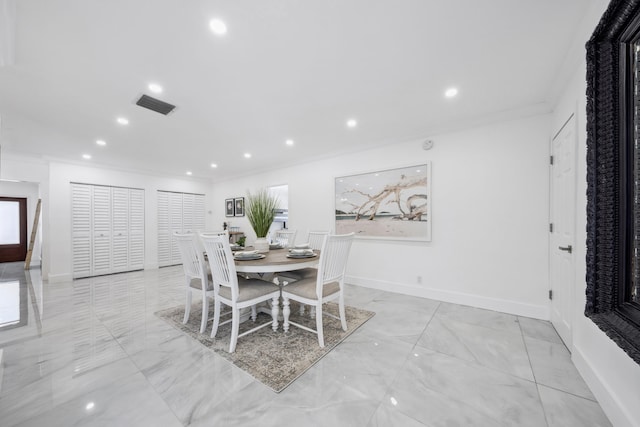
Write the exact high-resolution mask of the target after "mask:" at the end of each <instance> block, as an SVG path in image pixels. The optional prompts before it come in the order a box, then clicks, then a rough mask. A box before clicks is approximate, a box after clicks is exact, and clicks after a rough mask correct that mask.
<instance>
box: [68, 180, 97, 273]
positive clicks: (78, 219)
mask: <svg viewBox="0 0 640 427" xmlns="http://www.w3.org/2000/svg"><path fill="white" fill-rule="evenodd" d="M91 199H92V189H91V186H89V185H82V184H72V185H71V236H72V244H73V249H72V254H73V255H72V257H73V277H74V278H76V279H77V278H80V277H88V276H91V271H92V265H93V261H92V259H91V242H92V240H93V239H92V231H91Z"/></svg>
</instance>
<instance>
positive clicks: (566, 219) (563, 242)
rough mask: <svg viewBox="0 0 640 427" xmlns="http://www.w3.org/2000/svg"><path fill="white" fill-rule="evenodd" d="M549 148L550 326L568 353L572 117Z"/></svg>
mask: <svg viewBox="0 0 640 427" xmlns="http://www.w3.org/2000/svg"><path fill="white" fill-rule="evenodd" d="M551 145H552V148H551V152H552V156H553V164H552V165H551V215H550V216H551V224H552V225H551V227H552V230H551V238H550V239H549V242H550V248H549V254H550V274H551V277H550V284H551V290H550V295H549V296H550V298H551V323H552V324H553V326H554V327H555V328H556V331H558V334H559V335H560V337H561V338H562V340H563V341H564V343H565V345H566V346H567V348H569V350H571V348H572V332H571V331H572V316H573V310H572V307H573V290H574V288H575V250H574V249H575V246H576V242H575V217H576V119H575V117H574V116H573V115H571V117H570V118H569V120H567V122H566V123H565V124H564V126H563V127H562V129H561V130H560V131H559V132H558V133H557V134H556V136H555V137H554V138H553V141H552V143H551Z"/></svg>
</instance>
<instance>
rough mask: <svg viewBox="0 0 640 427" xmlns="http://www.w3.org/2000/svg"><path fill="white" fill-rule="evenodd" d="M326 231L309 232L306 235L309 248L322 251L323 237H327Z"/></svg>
mask: <svg viewBox="0 0 640 427" xmlns="http://www.w3.org/2000/svg"><path fill="white" fill-rule="evenodd" d="M328 235H329V232H328V231H309V234H308V235H307V242H308V243H309V247H310V248H311V249H313V250H318V251H319V250H320V249H322V244H323V243H324V237H325V236H328Z"/></svg>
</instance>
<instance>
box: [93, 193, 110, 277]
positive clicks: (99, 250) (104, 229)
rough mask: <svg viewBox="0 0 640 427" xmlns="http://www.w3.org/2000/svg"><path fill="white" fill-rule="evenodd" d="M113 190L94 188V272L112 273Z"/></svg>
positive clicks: (95, 274)
mask: <svg viewBox="0 0 640 427" xmlns="http://www.w3.org/2000/svg"><path fill="white" fill-rule="evenodd" d="M111 215H112V213H111V188H110V187H102V186H98V185H95V186H93V271H92V275H94V276H98V275H101V274H109V273H111V271H112V270H111V269H112V267H111Z"/></svg>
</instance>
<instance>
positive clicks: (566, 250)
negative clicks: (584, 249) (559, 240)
mask: <svg viewBox="0 0 640 427" xmlns="http://www.w3.org/2000/svg"><path fill="white" fill-rule="evenodd" d="M558 249H560V250H561V251H565V252H569V253H571V252H573V248H572V247H571V245H569V246H566V247H565V246H558Z"/></svg>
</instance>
